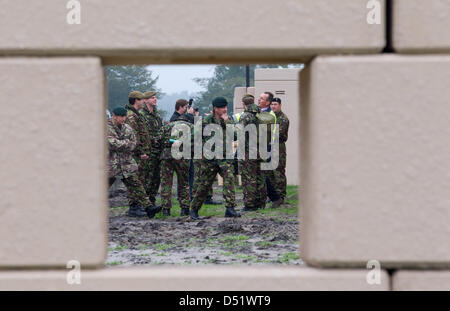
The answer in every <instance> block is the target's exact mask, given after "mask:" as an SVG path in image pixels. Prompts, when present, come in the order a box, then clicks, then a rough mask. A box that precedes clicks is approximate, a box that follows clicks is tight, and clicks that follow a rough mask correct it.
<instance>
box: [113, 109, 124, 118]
mask: <svg viewBox="0 0 450 311" xmlns="http://www.w3.org/2000/svg"><path fill="white" fill-rule="evenodd" d="M113 114H114V115H115V116H119V117H125V116H126V115H127V110H126V109H125V108H123V107H117V108H114V110H113Z"/></svg>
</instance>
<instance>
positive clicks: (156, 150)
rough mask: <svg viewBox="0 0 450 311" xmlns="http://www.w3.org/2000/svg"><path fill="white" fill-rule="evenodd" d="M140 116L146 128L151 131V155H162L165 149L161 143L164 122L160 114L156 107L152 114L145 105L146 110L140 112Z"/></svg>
mask: <svg viewBox="0 0 450 311" xmlns="http://www.w3.org/2000/svg"><path fill="white" fill-rule="evenodd" d="M139 115H140V116H141V117H142V118H143V120H144V123H145V126H147V128H148V129H149V134H150V140H151V146H150V153H153V154H160V153H161V151H162V147H163V146H162V143H161V140H162V136H163V133H162V126H163V121H162V119H161V116H160V115H159V113H158V110H157V109H156V107H155V108H154V109H153V111H152V112H150V111H149V110H148V109H147V106H146V105H144V108H142V109H141V110H139Z"/></svg>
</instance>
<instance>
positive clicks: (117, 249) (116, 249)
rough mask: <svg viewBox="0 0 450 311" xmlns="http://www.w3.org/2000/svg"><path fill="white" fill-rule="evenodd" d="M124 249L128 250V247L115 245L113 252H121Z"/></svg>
mask: <svg viewBox="0 0 450 311" xmlns="http://www.w3.org/2000/svg"><path fill="white" fill-rule="evenodd" d="M125 249H128V246H126V245H117V246H116V247H114V250H115V251H123V250H125Z"/></svg>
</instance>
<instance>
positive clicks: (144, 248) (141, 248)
mask: <svg viewBox="0 0 450 311" xmlns="http://www.w3.org/2000/svg"><path fill="white" fill-rule="evenodd" d="M148 248H149V247H148V245H145V244H141V245H139V246H138V249H139V250H141V251H143V250H146V249H148Z"/></svg>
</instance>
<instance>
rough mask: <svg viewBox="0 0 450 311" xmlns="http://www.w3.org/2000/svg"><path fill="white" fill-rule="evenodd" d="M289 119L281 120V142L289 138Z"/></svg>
mask: <svg viewBox="0 0 450 311" xmlns="http://www.w3.org/2000/svg"><path fill="white" fill-rule="evenodd" d="M288 131H289V120H286V119H282V120H281V122H280V142H282V143H284V142H286V141H287V140H288Z"/></svg>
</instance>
